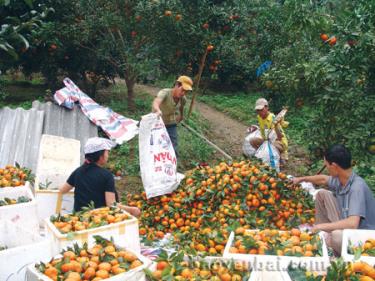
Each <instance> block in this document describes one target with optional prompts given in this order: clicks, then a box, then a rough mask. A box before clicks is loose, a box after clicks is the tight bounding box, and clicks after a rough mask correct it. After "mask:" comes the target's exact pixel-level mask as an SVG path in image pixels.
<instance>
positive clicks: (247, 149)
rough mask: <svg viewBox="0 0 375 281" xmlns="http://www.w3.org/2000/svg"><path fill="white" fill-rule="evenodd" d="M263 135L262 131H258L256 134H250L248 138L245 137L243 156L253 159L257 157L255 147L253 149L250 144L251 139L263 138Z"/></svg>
mask: <svg viewBox="0 0 375 281" xmlns="http://www.w3.org/2000/svg"><path fill="white" fill-rule="evenodd" d="M261 137H262V136H261V134H260V131H259V129H256V130H255V131H254V132H252V133H250V134H248V135H247V136H246V137H245V140H244V142H243V145H242V152H243V154H245V155H246V156H247V157H252V156H254V155H255V152H256V151H257V150H256V148H255V147H253V146H252V145H251V144H250V139H252V138H261Z"/></svg>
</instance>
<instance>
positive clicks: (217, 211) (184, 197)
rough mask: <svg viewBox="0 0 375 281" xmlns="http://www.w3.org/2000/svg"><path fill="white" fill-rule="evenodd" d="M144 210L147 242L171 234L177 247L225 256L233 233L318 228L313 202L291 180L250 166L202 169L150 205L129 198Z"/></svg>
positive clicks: (137, 197)
mask: <svg viewBox="0 0 375 281" xmlns="http://www.w3.org/2000/svg"><path fill="white" fill-rule="evenodd" d="M127 201H128V202H127V204H128V205H130V206H137V207H139V208H140V209H141V210H142V216H141V218H140V235H143V236H144V237H145V238H146V239H147V240H154V239H155V238H159V239H160V238H163V237H164V235H165V234H166V233H172V234H173V238H174V241H175V242H176V244H178V245H180V246H182V247H184V246H186V247H187V248H189V249H193V250H196V251H198V252H203V253H209V254H210V255H216V254H220V253H223V250H224V246H225V243H226V242H227V240H228V236H229V233H230V231H232V230H235V229H237V228H238V227H241V226H242V227H243V228H247V229H255V228H256V229H264V228H273V229H281V230H287V229H291V228H293V227H297V226H299V225H301V224H305V223H314V202H313V199H312V197H311V195H310V194H309V193H308V192H307V191H305V190H303V189H302V188H301V187H300V186H296V185H293V184H292V183H291V182H290V181H289V180H287V178H286V175H285V174H283V173H278V172H276V171H275V170H273V169H271V168H269V167H268V166H266V165H263V164H256V163H252V162H250V161H241V162H233V163H226V162H221V163H219V164H218V165H217V166H215V167H210V166H198V167H197V168H195V169H194V170H192V171H191V173H190V174H189V175H187V176H186V178H185V181H184V183H182V184H181V187H180V188H179V189H177V190H176V191H174V192H173V193H171V194H169V195H165V196H161V197H157V198H152V199H150V200H147V199H146V196H145V194H144V193H143V194H142V195H129V196H128V200H127Z"/></svg>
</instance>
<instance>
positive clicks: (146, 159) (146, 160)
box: [139, 113, 184, 198]
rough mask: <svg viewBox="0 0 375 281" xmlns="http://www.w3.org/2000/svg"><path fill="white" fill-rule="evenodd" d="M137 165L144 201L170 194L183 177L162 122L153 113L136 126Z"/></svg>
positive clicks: (144, 117)
mask: <svg viewBox="0 0 375 281" xmlns="http://www.w3.org/2000/svg"><path fill="white" fill-rule="evenodd" d="M139 162H140V169H141V177H142V182H143V187H144V189H145V192H146V196H147V198H152V197H156V196H160V195H163V194H168V193H171V192H173V191H174V190H175V189H176V188H177V187H178V185H179V184H180V181H181V180H182V179H183V178H184V175H182V174H180V173H177V158H176V154H175V151H174V149H173V146H172V142H171V140H170V138H169V135H168V132H167V129H166V128H165V125H164V123H163V120H162V119H161V118H159V117H158V116H157V115H156V114H155V113H150V114H147V115H145V116H143V117H142V120H141V123H140V127H139Z"/></svg>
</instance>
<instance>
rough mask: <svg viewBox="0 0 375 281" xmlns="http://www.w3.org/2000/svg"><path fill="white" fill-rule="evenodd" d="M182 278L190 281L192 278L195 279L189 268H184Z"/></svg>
mask: <svg viewBox="0 0 375 281" xmlns="http://www.w3.org/2000/svg"><path fill="white" fill-rule="evenodd" d="M181 276H182V277H183V278H186V279H188V280H190V279H191V278H192V277H193V273H192V272H191V270H190V269H188V268H184V269H183V270H182V271H181Z"/></svg>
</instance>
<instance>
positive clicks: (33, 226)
mask: <svg viewBox="0 0 375 281" xmlns="http://www.w3.org/2000/svg"><path fill="white" fill-rule="evenodd" d="M20 196H24V197H27V198H29V199H31V201H29V202H25V203H17V204H14V205H5V206H0V220H10V221H12V222H13V223H15V224H17V225H20V226H21V227H24V228H26V229H28V230H29V231H30V232H33V233H39V221H38V209H37V203H36V201H35V198H34V195H33V194H32V192H31V190H30V189H29V188H28V187H22V188H15V189H8V190H4V191H3V192H1V193H0V200H2V199H4V198H9V199H15V200H17V199H18V197H20Z"/></svg>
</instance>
